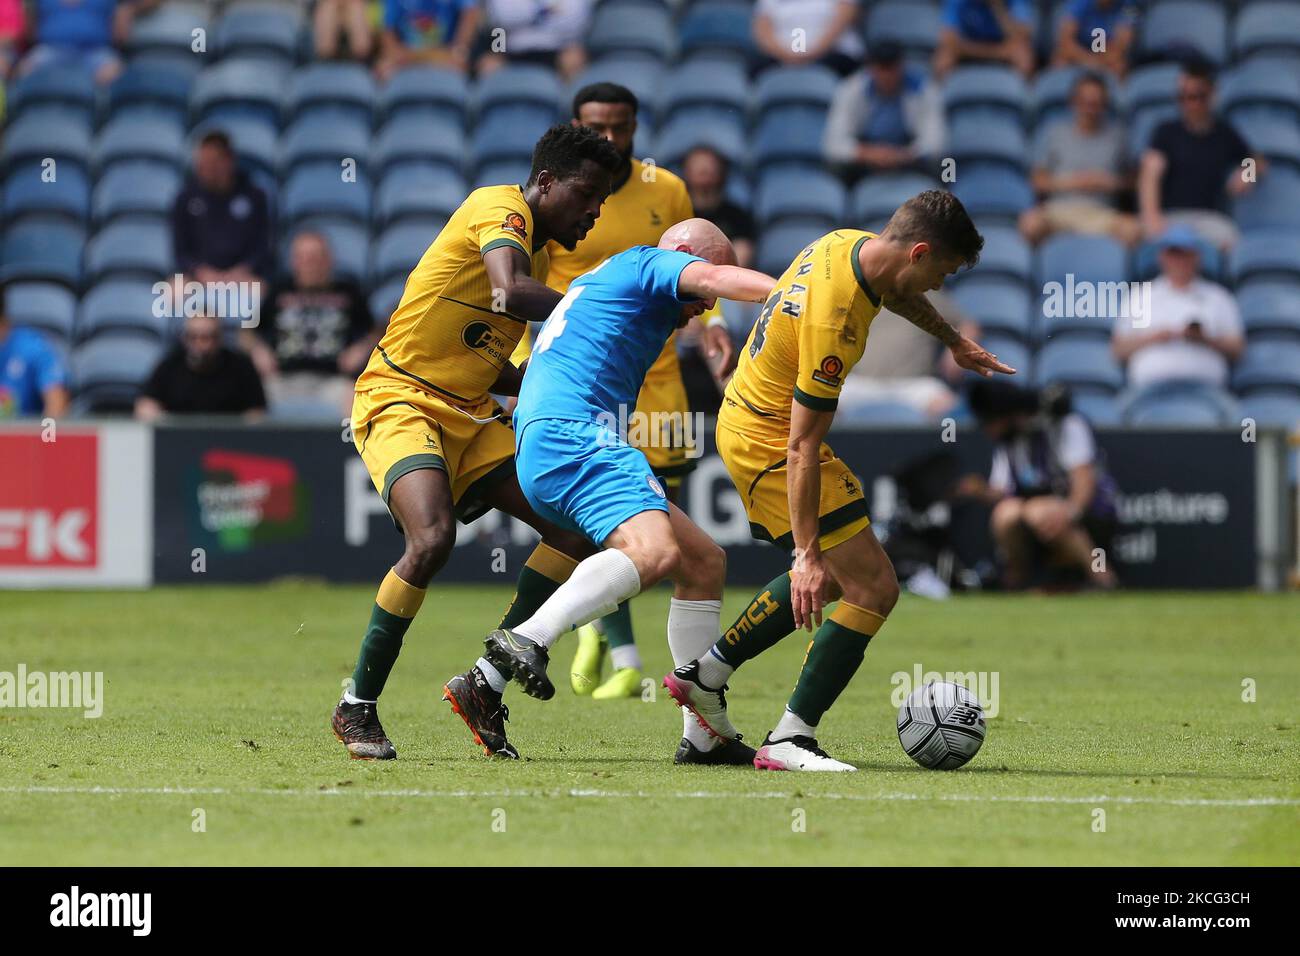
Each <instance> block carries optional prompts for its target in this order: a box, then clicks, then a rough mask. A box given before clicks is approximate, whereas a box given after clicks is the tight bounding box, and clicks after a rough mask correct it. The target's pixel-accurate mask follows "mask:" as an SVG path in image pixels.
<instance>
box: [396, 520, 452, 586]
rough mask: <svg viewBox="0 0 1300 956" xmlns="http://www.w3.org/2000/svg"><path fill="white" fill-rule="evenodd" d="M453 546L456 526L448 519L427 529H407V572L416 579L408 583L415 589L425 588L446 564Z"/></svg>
mask: <svg viewBox="0 0 1300 956" xmlns="http://www.w3.org/2000/svg"><path fill="white" fill-rule="evenodd" d="M455 544H456V525H455V523H454V521H453V520H452V519H451V518H450V517H448V518H447V519H446V520H439V521H437V522H435V523H434V524H432V525H429V526H427V527H423V528H416V529H408V530H407V532H406V555H405V557H406V564H407V570H408V572H409V573H410V574H411V576H412V577H413V578H415V579H416V580H412V581H410V583H411V584H414V585H415V586H416V587H424V586H426V585H427V584H428V583H429V581H430V580H432V579H433V576H434V575H435V574H437V573H438V571H439V570H440V569H441V568H442V566H443V565H444V564H446V563H447V558H448V557H450V556H451V549H452V547H453V546H454V545H455Z"/></svg>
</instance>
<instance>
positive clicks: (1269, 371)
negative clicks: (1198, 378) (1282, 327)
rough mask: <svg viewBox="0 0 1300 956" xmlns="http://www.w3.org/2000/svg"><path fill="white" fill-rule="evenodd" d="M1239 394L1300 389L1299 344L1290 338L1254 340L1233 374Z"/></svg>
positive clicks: (1249, 342) (1233, 384) (1265, 337)
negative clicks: (1263, 389)
mask: <svg viewBox="0 0 1300 956" xmlns="http://www.w3.org/2000/svg"><path fill="white" fill-rule="evenodd" d="M1232 387H1233V388H1234V389H1236V390H1237V391H1239V392H1240V391H1245V390H1247V389H1255V388H1292V389H1300V342H1298V341H1296V340H1295V339H1293V338H1289V337H1285V338H1284V337H1279V336H1271V335H1270V336H1252V337H1251V338H1250V340H1249V341H1248V342H1247V343H1246V352H1245V354H1244V355H1243V356H1242V357H1241V361H1239V362H1238V363H1237V365H1236V367H1235V368H1234V369H1233V372H1232Z"/></svg>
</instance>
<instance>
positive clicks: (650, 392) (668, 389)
mask: <svg viewBox="0 0 1300 956" xmlns="http://www.w3.org/2000/svg"><path fill="white" fill-rule="evenodd" d="M660 361H663V360H662V359H661V360H660ZM659 364H660V363H659V362H656V363H655V364H654V365H653V366H651V368H650V372H649V373H648V374H647V375H646V378H645V383H644V384H643V385H642V386H641V394H640V395H638V396H637V399H636V414H637V417H638V419H639V421H637V422H629V423H628V429H627V440H628V444H629V445H633V446H635V447H637V448H640V449H641V452H642V454H644V455H645V457H646V460H647V461H648V462H650V468H651V470H652V471H654V473H655V475H657V476H658V477H659V478H660V480H662V481H664V482H665V483H672V484H677V483H679V482H680V481H681V479H682V477H683V476H684V475H687V474H689V473H690V472H691V471H693V470H694V469H695V462H696V461H697V460H698V458H699V452H698V450H697V448H696V438H697V436H696V434H695V430H694V428H693V425H692V419H691V407H690V404H689V403H688V402H687V400H686V386H685V385H684V384H683V383H682V372H681V367H680V366H679V365H678V364H677V356H675V355H674V356H673V357H672V360H671V363H669V362H665V363H664V364H665V365H669V364H670V365H671V368H665V369H663V370H661V369H660V368H659Z"/></svg>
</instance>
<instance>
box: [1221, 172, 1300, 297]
mask: <svg viewBox="0 0 1300 956" xmlns="http://www.w3.org/2000/svg"><path fill="white" fill-rule="evenodd" d="M1274 172H1276V170H1275V171H1274ZM1261 185H1262V184H1261ZM1296 210H1300V206H1294V207H1292V209H1291V212H1292V214H1293V215H1292V228H1290V229H1282V228H1277V229H1260V230H1253V231H1250V232H1247V233H1245V234H1244V235H1242V237H1241V240H1240V241H1239V242H1238V243H1237V245H1236V247H1234V248H1233V250H1232V253H1231V255H1230V256H1229V270H1230V271H1231V273H1232V277H1233V280H1234V281H1235V282H1237V283H1241V282H1244V281H1245V280H1246V279H1250V278H1256V277H1260V276H1276V277H1285V278H1291V279H1293V280H1295V279H1300V229H1297V228H1296V227H1295V225H1294V223H1295V214H1296Z"/></svg>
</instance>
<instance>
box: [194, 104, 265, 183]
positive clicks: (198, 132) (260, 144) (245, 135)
mask: <svg viewBox="0 0 1300 956" xmlns="http://www.w3.org/2000/svg"><path fill="white" fill-rule="evenodd" d="M209 130H219V131H221V132H223V133H225V134H226V135H227V136H229V137H230V145H231V146H232V147H233V148H234V150H235V155H236V156H237V157H238V158H239V163H240V165H241V166H243V167H244V168H245V169H248V170H252V171H259V172H262V173H266V174H267V175H269V176H271V177H274V176H275V174H276V170H277V169H278V168H279V157H280V137H279V133H278V132H277V127H276V126H275V125H274V124H272V123H268V122H267V121H266V120H265V119H264V118H258V117H256V116H230V117H225V118H223V119H222V120H221V121H220V122H207V123H200V124H199V125H198V127H196V128H195V130H194V133H193V135H192V136H191V141H192V142H195V143H197V142H198V141H199V139H201V138H202V136H203V134H204V133H206V132H208V131H209Z"/></svg>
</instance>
